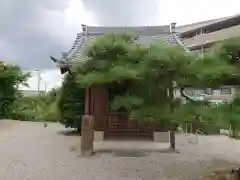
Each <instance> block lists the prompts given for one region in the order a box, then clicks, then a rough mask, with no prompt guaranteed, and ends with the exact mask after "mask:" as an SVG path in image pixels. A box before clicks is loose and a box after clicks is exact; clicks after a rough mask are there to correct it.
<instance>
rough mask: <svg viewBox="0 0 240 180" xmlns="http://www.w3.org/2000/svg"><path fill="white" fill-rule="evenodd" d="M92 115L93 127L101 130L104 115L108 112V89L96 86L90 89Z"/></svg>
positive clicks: (104, 119)
mask: <svg viewBox="0 0 240 180" xmlns="http://www.w3.org/2000/svg"><path fill="white" fill-rule="evenodd" d="M91 95H92V96H91V98H92V100H91V103H92V114H93V116H94V119H95V124H94V126H95V127H96V128H97V129H103V128H104V123H105V121H106V113H107V112H108V111H109V102H108V88H107V87H106V86H97V87H93V88H92V89H91Z"/></svg>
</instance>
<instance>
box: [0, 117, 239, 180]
mask: <svg viewBox="0 0 240 180" xmlns="http://www.w3.org/2000/svg"><path fill="white" fill-rule="evenodd" d="M2 124H4V126H3V125H2ZM0 127H1V128H0V154H1V159H0V179H1V180H66V179H68V180H94V179H96V180H139V179H143V180H159V179H161V180H164V179H169V180H175V179H176V180H181V179H189V180H197V179H202V176H203V175H206V174H209V173H210V172H211V171H212V169H216V168H220V167H231V166H238V167H240V165H238V163H239V164H240V151H239V150H240V141H236V140H231V139H228V138H227V137H224V136H221V137H219V136H218V137H212V136H211V137H205V136H203V137H200V138H199V141H198V144H194V143H189V142H190V141H194V140H195V138H194V137H191V136H182V135H178V136H177V142H178V143H177V145H178V148H179V150H180V153H148V154H145V156H140V157H121V156H114V155H113V154H111V153H103V154H97V155H96V156H95V157H91V158H81V157H79V152H78V149H79V148H78V144H79V143H80V137H78V136H65V135H63V134H62V133H60V132H61V131H62V130H64V128H63V127H62V126H61V125H59V124H49V127H48V128H44V127H43V123H29V122H15V123H14V121H9V125H8V123H6V122H0ZM188 141H189V142H188Z"/></svg>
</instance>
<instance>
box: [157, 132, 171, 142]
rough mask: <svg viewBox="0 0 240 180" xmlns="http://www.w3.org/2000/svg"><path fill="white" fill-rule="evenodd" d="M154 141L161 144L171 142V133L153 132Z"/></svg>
mask: <svg viewBox="0 0 240 180" xmlns="http://www.w3.org/2000/svg"><path fill="white" fill-rule="evenodd" d="M153 141H154V142H161V143H169V142H170V132H153Z"/></svg>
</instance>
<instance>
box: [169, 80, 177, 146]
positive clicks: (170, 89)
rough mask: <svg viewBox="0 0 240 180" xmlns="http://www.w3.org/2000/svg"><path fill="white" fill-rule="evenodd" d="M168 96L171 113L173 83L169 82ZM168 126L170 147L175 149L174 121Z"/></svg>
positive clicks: (172, 108)
mask: <svg viewBox="0 0 240 180" xmlns="http://www.w3.org/2000/svg"><path fill="white" fill-rule="evenodd" d="M169 98H170V100H171V104H170V110H171V112H172V113H173V111H174V102H173V101H174V88H173V83H171V86H170V87H169ZM170 124H171V127H170V148H171V149H173V150H175V149H176V139H175V130H176V128H175V123H171V122H170Z"/></svg>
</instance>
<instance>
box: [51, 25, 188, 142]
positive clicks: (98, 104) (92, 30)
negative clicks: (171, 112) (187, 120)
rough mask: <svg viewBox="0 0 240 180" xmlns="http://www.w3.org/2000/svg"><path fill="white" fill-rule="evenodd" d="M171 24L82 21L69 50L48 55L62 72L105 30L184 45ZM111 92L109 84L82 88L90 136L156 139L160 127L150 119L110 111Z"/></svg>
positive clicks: (99, 137) (97, 137)
mask: <svg viewBox="0 0 240 180" xmlns="http://www.w3.org/2000/svg"><path fill="white" fill-rule="evenodd" d="M175 25H176V24H175V23H172V24H171V25H166V26H141V27H93V26H86V25H82V32H81V33H78V34H77V38H76V40H75V42H74V43H73V46H72V48H71V49H70V51H69V52H67V53H62V57H61V59H59V60H57V59H55V58H53V57H51V59H52V60H53V61H54V62H56V63H57V66H58V67H59V68H60V70H61V73H62V74H63V73H65V72H67V71H68V70H69V68H70V67H71V66H74V64H75V63H79V59H82V58H83V57H82V56H83V55H82V52H83V51H84V50H85V48H86V47H87V46H88V45H89V44H91V43H92V42H94V40H96V38H98V37H99V36H102V35H104V34H106V33H124V32H130V33H134V34H135V35H137V37H138V39H137V43H143V44H149V43H151V42H152V41H154V40H163V41H165V42H166V43H169V44H173V45H182V46H184V44H183V43H182V42H181V40H180V39H179V36H178V34H177V33H175V31H174V30H175ZM80 57H81V58H80ZM111 96H112V88H111V87H109V86H94V87H90V88H88V89H87V90H86V96H85V113H86V114H89V115H93V117H94V130H95V135H94V136H95V138H96V139H98V140H103V139H108V138H112V137H114V138H116V137H127V138H130V137H134V138H137V137H142V138H149V139H152V140H156V138H154V133H155V132H157V131H158V132H159V131H161V129H162V128H161V127H158V126H156V125H153V124H151V123H145V124H143V123H141V124H140V123H138V122H137V121H133V120H130V119H129V118H128V114H127V113H126V112H124V111H121V110H119V111H118V112H110V111H109V109H110V108H109V106H110V100H111V98H112V97H111ZM159 133H160V132H159Z"/></svg>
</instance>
